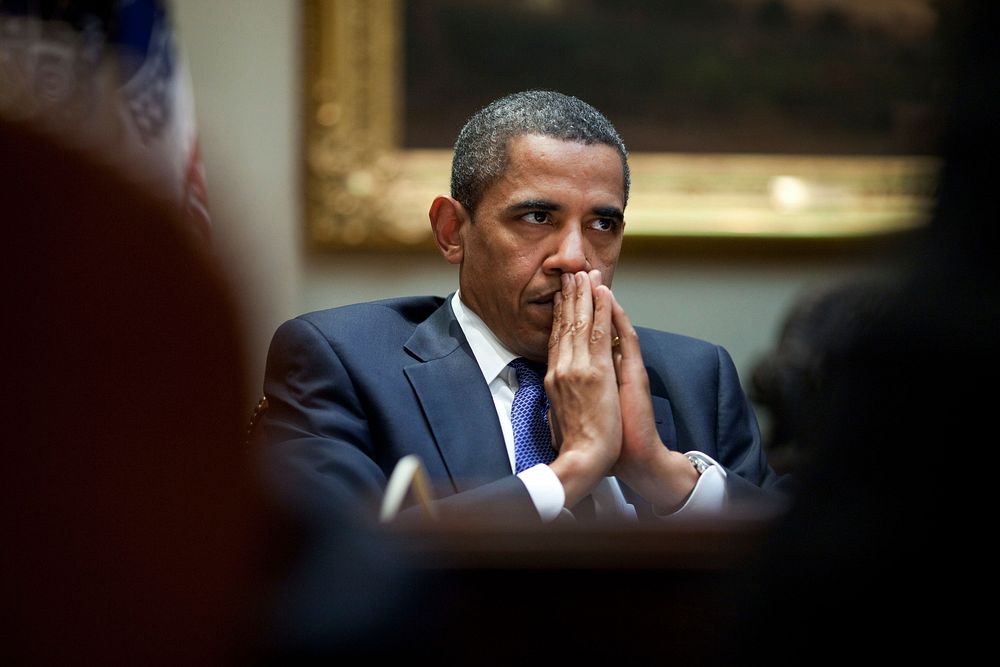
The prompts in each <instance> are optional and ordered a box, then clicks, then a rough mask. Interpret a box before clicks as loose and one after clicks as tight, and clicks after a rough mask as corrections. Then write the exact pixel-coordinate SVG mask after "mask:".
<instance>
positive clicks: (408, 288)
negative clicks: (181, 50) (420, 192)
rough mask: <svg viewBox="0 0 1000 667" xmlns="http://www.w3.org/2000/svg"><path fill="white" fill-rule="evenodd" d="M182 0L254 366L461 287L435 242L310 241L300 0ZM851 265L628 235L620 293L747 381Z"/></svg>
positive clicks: (216, 200) (220, 225)
mask: <svg viewBox="0 0 1000 667" xmlns="http://www.w3.org/2000/svg"><path fill="white" fill-rule="evenodd" d="M174 6H175V12H176V15H177V21H178V26H179V30H180V32H181V39H182V40H183V43H184V45H185V47H186V49H187V55H188V64H189V66H190V69H191V72H192V79H193V85H194V93H195V104H196V108H197V113H198V121H199V127H200V130H201V138H202V150H203V154H204V158H205V163H206V169H207V178H208V192H209V202H210V205H211V208H212V212H213V216H214V219H215V225H216V238H217V241H218V243H219V247H220V248H221V249H222V251H223V252H224V253H225V255H226V256H227V257H229V258H230V259H232V260H233V266H234V270H235V271H236V273H237V276H238V281H239V284H240V287H241V293H242V294H243V295H244V296H245V300H246V311H247V317H248V333H249V345H250V354H251V363H252V365H253V372H254V374H255V377H259V373H260V372H261V369H262V367H263V360H264V355H265V353H266V347H267V342H268V339H269V337H270V335H271V333H272V332H273V330H274V328H275V327H276V326H277V325H278V324H279V323H280V322H281V321H282V320H284V319H285V318H288V317H292V316H294V315H296V314H298V313H300V312H303V311H306V310H312V309H317V308H324V307H328V306H333V305H338V304H344V303H350V302H353V301H359V300H366V299H373V298H381V297H388V296H397V295H400V294H429V293H434V294H446V293H448V292H450V291H451V290H453V289H454V287H455V283H456V280H457V273H456V271H455V270H454V268H453V267H451V266H450V265H448V264H446V263H445V262H444V260H443V259H441V258H440V257H437V256H436V255H433V254H427V255H410V254H401V255H389V256H387V255H379V254H363V253H353V254H350V253H348V254H337V255H329V254H327V255H315V254H310V253H307V252H306V251H305V250H304V249H303V243H302V230H303V224H304V223H303V220H302V206H301V204H300V201H299V199H300V197H299V192H300V178H299V169H300V156H299V137H300V125H301V110H300V97H301V95H300V62H301V56H300V43H299V38H298V34H299V30H300V26H299V11H298V9H299V5H298V3H296V2H277V1H274V0H213V1H212V2H201V0H176V1H175V5H174ZM626 139H627V137H626ZM856 268H857V262H856V261H854V260H851V259H849V258H844V257H839V258H836V259H830V258H827V259H822V258H811V259H810V258H798V259H796V258H794V257H783V258H777V259H775V258H771V259H760V258H758V259H732V258H729V259H726V258H723V257H714V258H713V257H704V258H700V259H699V258H696V257H684V256H682V258H680V259H678V258H677V257H672V258H671V257H656V256H648V255H642V256H629V255H628V252H627V247H626V254H625V256H624V259H623V262H622V265H621V267H620V269H619V271H618V273H617V274H616V280H615V292H616V294H617V295H618V297H619V299H620V300H621V301H622V302H623V303H624V304H625V306H626V307H627V308H628V309H629V312H630V316H631V317H632V319H633V321H634V322H636V323H638V324H643V325H647V326H652V327H658V328H664V329H670V330H673V331H677V332H680V333H685V334H689V335H694V336H698V337H701V338H706V339H709V340H712V341H715V342H718V343H720V344H722V345H724V346H725V347H726V348H728V349H729V351H730V352H731V353H732V355H733V357H734V359H735V360H736V364H737V367H738V368H739V370H740V372H741V374H742V375H743V376H744V379H746V376H747V374H748V372H749V368H750V366H751V365H752V363H753V361H754V360H755V358H756V356H757V355H758V354H760V353H761V352H763V351H764V350H765V349H766V348H767V347H768V346H769V345H770V343H771V342H772V341H773V340H774V337H775V335H776V332H777V328H778V326H779V322H780V319H781V317H782V315H783V314H784V312H785V310H786V309H787V307H788V306H789V305H790V303H791V301H792V299H793V298H794V297H795V295H797V294H798V293H799V292H800V291H801V290H803V289H805V288H806V287H808V286H809V285H813V284H819V283H822V282H825V281H827V280H830V279H834V278H837V277H839V276H842V275H845V274H846V273H848V272H850V271H854V270H855V269H856Z"/></svg>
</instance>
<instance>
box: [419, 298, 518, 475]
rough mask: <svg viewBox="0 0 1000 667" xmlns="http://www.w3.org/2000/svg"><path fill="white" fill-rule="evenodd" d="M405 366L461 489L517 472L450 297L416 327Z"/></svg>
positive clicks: (488, 391) (490, 397) (440, 448)
mask: <svg viewBox="0 0 1000 667" xmlns="http://www.w3.org/2000/svg"><path fill="white" fill-rule="evenodd" d="M405 347H406V350H407V351H408V352H410V354H412V355H414V356H415V357H416V358H417V359H418V362H417V363H414V364H412V365H410V366H407V367H406V368H405V369H404V372H405V373H406V377H407V378H408V379H409V381H410V385H411V386H412V387H413V390H414V392H416V395H417V398H418V400H419V401H420V405H421V408H422V409H423V411H424V415H425V417H426V418H427V423H428V424H429V425H430V428H431V431H432V432H433V433H434V439H435V441H436V443H437V447H438V451H439V453H440V454H441V459H442V461H444V465H445V467H446V468H447V470H448V475H449V476H450V477H451V481H452V484H453V485H454V486H455V490H456V491H458V492H462V491H466V490H468V489H471V488H475V487H476V486H479V485H481V484H483V483H485V482H491V481H494V480H496V479H500V478H501V477H504V476H507V475H510V474H512V473H511V469H510V459H509V458H508V456H507V448H506V446H505V445H504V441H503V433H502V432H501V430H500V423H499V422H498V421H497V413H496V408H495V407H494V404H493V397H492V396H491V394H490V390H489V387H488V386H487V385H486V382H485V380H484V379H483V375H482V372H481V371H480V370H479V365H478V364H477V363H476V359H475V357H474V356H473V355H472V350H471V349H470V348H469V344H468V342H466V340H465V335H464V334H463V333H462V329H461V327H460V326H459V324H458V321H457V320H456V319H455V316H454V314H453V313H452V310H451V297H449V298H448V299H446V300H445V303H444V304H443V305H442V306H441V307H440V308H439V309H438V310H437V311H435V312H434V313H433V314H432V315H431V316H430V317H429V318H428V319H427V320H426V321H424V322H423V323H421V324H420V325H418V326H417V328H416V329H415V330H414V332H413V335H412V336H411V337H410V340H409V341H407V343H406V346H405Z"/></svg>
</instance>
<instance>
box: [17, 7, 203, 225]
mask: <svg viewBox="0 0 1000 667" xmlns="http://www.w3.org/2000/svg"><path fill="white" fill-rule="evenodd" d="M188 77H189V75H188V71H187V68H186V62H185V58H184V57H183V53H182V52H181V48H180V41H179V39H178V37H177V35H176V34H175V32H174V30H173V25H172V22H171V15H170V5H169V2H167V0H61V1H60V0H16V1H11V0H0V114H2V115H4V116H6V117H8V118H14V119H31V120H35V121H38V122H41V123H43V124H45V125H47V126H49V127H50V128H51V129H52V130H53V131H55V132H57V133H59V134H61V135H65V136H66V138H68V139H70V140H72V141H74V142H78V143H80V144H83V145H85V146H87V147H89V148H93V149H96V150H99V151H101V152H102V153H104V154H106V155H108V156H109V159H111V160H112V161H113V162H114V163H116V164H118V165H119V166H120V167H121V168H122V169H124V170H125V171H127V172H128V173H130V174H132V175H133V176H135V177H136V178H137V179H140V180H142V181H144V182H146V183H147V184H148V185H150V186H151V187H155V188H158V189H160V190H161V191H163V192H164V193H165V194H166V195H167V196H168V197H170V198H171V199H173V200H174V201H176V202H177V203H178V205H179V206H181V207H182V208H183V210H184V212H185V214H186V215H187V217H188V218H189V220H190V221H191V223H192V225H194V227H195V229H196V230H197V231H198V232H199V233H200V234H201V235H203V236H204V238H206V239H208V238H209V232H210V218H209V212H208V205H207V197H206V190H205V174H204V168H203V165H202V161H201V154H200V151H199V147H198V133H197V129H196V124H195V116H194V104H193V99H192V94H191V84H190V79H189V78H188Z"/></svg>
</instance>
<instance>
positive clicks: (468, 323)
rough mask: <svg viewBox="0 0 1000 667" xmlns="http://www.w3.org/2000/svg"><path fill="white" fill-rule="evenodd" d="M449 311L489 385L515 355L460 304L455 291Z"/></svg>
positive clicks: (480, 320)
mask: <svg viewBox="0 0 1000 667" xmlns="http://www.w3.org/2000/svg"><path fill="white" fill-rule="evenodd" d="M451 309H452V310H453V311H454V313H455V319H457V320H458V325H459V326H460V327H462V333H464V334H465V339H466V340H467V341H469V347H471V348H472V354H473V356H474V357H475V358H476V362H477V363H478V364H479V370H480V371H481V372H482V374H483V377H484V378H485V379H486V384H490V383H492V382H493V380H495V379H496V378H497V376H499V375H500V374H501V373H503V372H504V370H505V369H506V368H507V364H509V363H510V362H511V361H513V360H514V359H516V358H517V355H516V354H514V353H513V352H511V351H510V350H508V349H507V348H506V347H504V345H503V343H501V342H500V339H498V338H497V337H496V336H495V335H494V334H493V332H492V331H490V328H489V327H488V326H486V323H485V322H483V320H482V319H480V317H479V316H478V315H476V314H475V313H474V312H472V309H470V308H467V307H466V306H465V304H463V303H462V299H461V298H460V295H459V292H458V291H457V290H456V291H455V294H454V295H453V296H452V298H451Z"/></svg>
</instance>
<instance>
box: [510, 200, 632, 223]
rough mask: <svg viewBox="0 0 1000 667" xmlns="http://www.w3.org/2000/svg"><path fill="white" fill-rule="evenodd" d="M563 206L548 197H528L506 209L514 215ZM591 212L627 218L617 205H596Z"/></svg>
mask: <svg viewBox="0 0 1000 667" xmlns="http://www.w3.org/2000/svg"><path fill="white" fill-rule="evenodd" d="M561 209H562V206H560V205H559V204H556V203H555V202H551V201H548V200H547V199H526V200H524V201H521V202H517V203H516V204H511V205H510V206H508V207H507V209H506V211H507V213H508V214H510V215H512V214H514V213H519V212H521V211H558V210H561ZM590 212H591V213H593V214H595V215H597V216H600V217H602V218H614V219H615V220H618V221H621V220H624V219H625V214H624V213H623V212H622V210H621V209H620V208H618V207H617V206H595V207H594V208H592V209H590Z"/></svg>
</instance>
